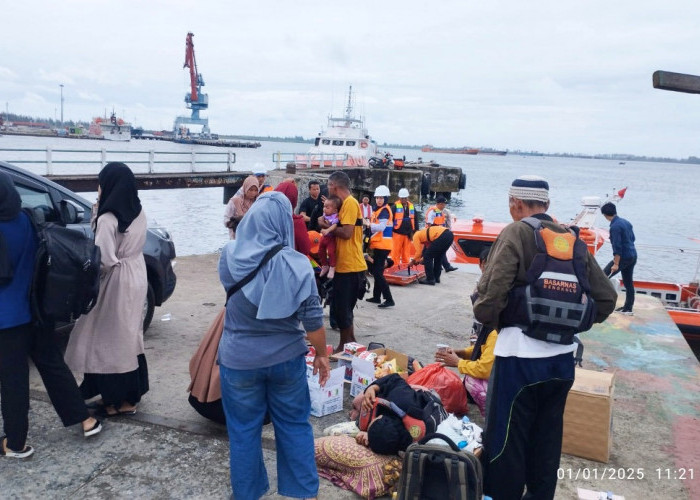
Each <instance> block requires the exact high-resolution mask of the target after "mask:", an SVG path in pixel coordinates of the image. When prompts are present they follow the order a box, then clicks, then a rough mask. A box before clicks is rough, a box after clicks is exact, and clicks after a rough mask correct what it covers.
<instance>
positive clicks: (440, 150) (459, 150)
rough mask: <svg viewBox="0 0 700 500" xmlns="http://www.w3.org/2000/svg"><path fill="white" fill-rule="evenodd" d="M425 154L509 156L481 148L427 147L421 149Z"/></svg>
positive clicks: (504, 152) (494, 150) (502, 152)
mask: <svg viewBox="0 0 700 500" xmlns="http://www.w3.org/2000/svg"><path fill="white" fill-rule="evenodd" d="M421 151H423V152H424V153H451V154H458V155H496V156H505V155H506V154H508V152H507V151H499V150H496V149H489V148H486V149H479V148H434V147H433V146H430V145H427V146H423V147H422V148H421Z"/></svg>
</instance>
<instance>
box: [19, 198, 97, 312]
mask: <svg viewBox="0 0 700 500" xmlns="http://www.w3.org/2000/svg"><path fill="white" fill-rule="evenodd" d="M25 213H26V214H27V215H28V216H29V219H30V220H31V221H32V225H33V226H34V229H35V231H36V235H37V239H38V248H37V253H36V261H35V263H34V279H33V283H32V307H33V309H34V316H35V318H34V319H35V320H36V321H38V322H39V323H42V324H44V323H50V322H54V321H66V322H68V321H73V320H75V319H77V318H78V316H80V315H82V314H87V313H88V312H90V310H91V309H92V308H93V307H94V306H95V304H96V303H97V296H98V294H99V291H100V259H101V255H100V248H99V247H98V246H97V245H95V242H94V241H93V239H92V238H90V237H88V236H87V235H85V234H84V233H83V232H81V231H77V230H73V229H68V228H67V227H64V226H61V225H60V224H55V223H52V222H41V221H38V220H37V218H36V217H35V214H34V213H33V212H32V211H30V210H25Z"/></svg>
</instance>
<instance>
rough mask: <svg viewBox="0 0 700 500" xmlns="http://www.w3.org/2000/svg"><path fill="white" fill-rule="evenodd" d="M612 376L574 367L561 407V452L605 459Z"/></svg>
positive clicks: (609, 439) (609, 442)
mask: <svg viewBox="0 0 700 500" xmlns="http://www.w3.org/2000/svg"><path fill="white" fill-rule="evenodd" d="M614 378H615V374H614V373H607V372H595V371H591V370H582V369H580V368H577V369H576V380H575V381H574V385H573V387H572V388H571V390H570V391H569V396H568V398H567V399H566V408H565V409H564V436H563V439H562V446H561V451H562V453H566V454H568V455H575V456H577V457H582V458H588V459H590V460H595V461H598V462H604V463H607V462H608V460H609V459H610V449H611V448H612V402H613V380H614Z"/></svg>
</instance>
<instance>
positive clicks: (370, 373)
mask: <svg viewBox="0 0 700 500" xmlns="http://www.w3.org/2000/svg"><path fill="white" fill-rule="evenodd" d="M372 352H374V353H377V355H378V356H381V355H386V357H387V361H389V360H391V359H395V360H396V366H397V367H398V368H399V370H401V371H402V372H403V373H406V371H407V370H408V356H406V355H405V354H404V353H402V352H398V351H394V350H392V349H386V348H381V349H372ZM375 380H376V378H375V377H374V363H373V362H372V361H366V360H364V359H360V358H357V357H353V359H352V382H351V384H350V396H352V397H355V396H357V395H358V394H361V393H362V392H364V390H365V389H366V388H367V387H369V385H370V384H371V383H372V382H374V381H375Z"/></svg>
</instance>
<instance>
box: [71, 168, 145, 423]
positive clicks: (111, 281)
mask: <svg viewBox="0 0 700 500" xmlns="http://www.w3.org/2000/svg"><path fill="white" fill-rule="evenodd" d="M99 183H100V185H99V189H98V197H99V200H98V210H97V217H96V219H95V222H94V226H95V227H94V229H95V244H96V245H98V246H99V247H100V252H101V254H102V262H101V276H100V294H99V297H98V299H97V304H96V305H95V307H94V308H93V309H92V311H90V312H89V313H88V314H87V315H86V316H81V317H80V318H78V321H77V322H76V324H75V327H74V328H73V332H72V333H71V336H70V340H69V342H68V348H67V350H66V362H67V363H68V366H70V367H71V369H72V370H73V371H75V372H79V373H84V374H85V377H84V379H83V383H82V384H81V385H80V390H81V392H82V394H83V398H85V399H90V398H93V397H95V396H97V395H101V396H102V406H100V407H99V409H98V413H100V414H101V415H103V416H105V417H114V416H117V415H134V414H135V413H136V405H137V403H138V402H139V401H140V400H141V396H142V395H144V394H145V393H146V392H148V368H147V365H146V356H145V355H144V350H143V318H142V311H143V304H144V301H145V300H146V291H147V288H148V281H147V275H146V262H145V261H144V259H143V245H144V243H145V242H146V230H147V223H146V215H145V214H144V212H143V210H142V208H141V201H140V200H139V197H138V191H137V189H136V179H135V177H134V174H133V172H132V171H131V170H130V169H129V167H127V166H126V165H124V164H123V163H108V164H107V165H105V167H104V168H103V169H102V171H101V172H100V175H99Z"/></svg>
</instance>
